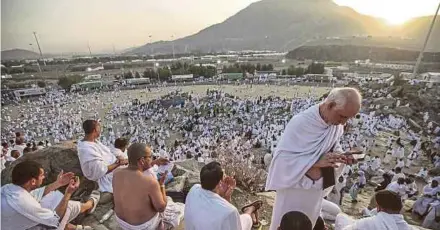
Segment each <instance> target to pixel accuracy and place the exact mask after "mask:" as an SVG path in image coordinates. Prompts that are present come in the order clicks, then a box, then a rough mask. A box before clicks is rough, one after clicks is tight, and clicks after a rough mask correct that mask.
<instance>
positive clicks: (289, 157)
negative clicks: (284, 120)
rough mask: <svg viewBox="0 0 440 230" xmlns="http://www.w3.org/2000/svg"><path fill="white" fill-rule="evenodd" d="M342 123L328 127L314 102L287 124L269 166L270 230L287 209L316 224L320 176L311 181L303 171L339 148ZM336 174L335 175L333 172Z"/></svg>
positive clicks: (320, 200) (319, 197)
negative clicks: (272, 197) (272, 196)
mask: <svg viewBox="0 0 440 230" xmlns="http://www.w3.org/2000/svg"><path fill="white" fill-rule="evenodd" d="M342 134H343V126H342V125H337V126H331V125H328V124H326V123H325V122H324V120H323V119H322V118H321V116H320V115H319V105H314V106H312V107H310V108H309V109H307V110H305V111H304V112H302V113H299V114H298V115H296V116H294V117H293V118H292V119H291V120H290V121H289V123H288V124H287V126H286V130H285V131H284V133H283V135H282V137H281V140H280V142H279V145H278V147H277V149H276V151H275V153H274V157H273V160H272V162H271V165H270V167H269V174H268V177H267V181H266V190H276V192H277V195H276V199H275V205H274V209H273V214H272V222H271V227H270V229H271V230H276V229H277V228H278V226H279V224H280V222H281V218H282V216H283V215H284V214H285V213H287V212H289V211H300V212H303V213H304V214H306V215H307V216H308V217H309V219H310V220H311V221H312V223H313V225H315V223H316V220H317V219H318V217H319V214H320V211H321V204H322V198H323V197H324V195H325V194H324V191H323V179H322V178H320V179H319V180H317V181H312V180H311V179H309V178H308V177H307V176H306V175H305V174H306V172H307V171H308V170H309V169H310V168H311V167H312V166H313V165H314V164H315V163H316V162H317V161H318V160H319V159H320V158H321V157H322V156H323V155H324V154H326V153H327V152H329V151H330V150H331V149H332V148H333V147H334V151H335V152H340V151H341V148H340V146H339V144H338V139H339V138H340V137H341V136H342ZM335 176H337V175H335Z"/></svg>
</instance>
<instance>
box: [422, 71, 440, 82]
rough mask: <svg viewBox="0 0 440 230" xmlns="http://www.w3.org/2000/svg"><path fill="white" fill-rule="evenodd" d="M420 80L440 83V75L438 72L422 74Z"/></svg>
mask: <svg viewBox="0 0 440 230" xmlns="http://www.w3.org/2000/svg"><path fill="white" fill-rule="evenodd" d="M419 79H420V80H423V81H427V82H433V83H440V73H436V72H426V73H422V74H420V77H419Z"/></svg>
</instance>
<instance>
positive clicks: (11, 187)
mask: <svg viewBox="0 0 440 230" xmlns="http://www.w3.org/2000/svg"><path fill="white" fill-rule="evenodd" d="M44 175H45V173H44V169H43V167H42V166H41V165H40V164H39V163H37V162H35V161H23V162H20V163H18V164H17V165H16V166H15V167H14V168H13V170H12V184H6V185H4V186H3V187H2V189H1V190H2V192H1V220H2V229H5V230H9V229H10V230H18V229H42V228H43V229H46V228H58V229H83V227H82V226H74V225H71V224H69V222H70V221H72V220H73V219H75V218H76V217H77V216H78V215H79V214H80V213H91V212H93V211H94V210H95V207H96V205H97V204H98V201H99V192H98V191H93V192H92V194H91V195H90V198H89V199H88V200H87V202H85V203H80V202H78V201H71V200H70V198H71V196H72V194H73V192H75V190H76V189H77V188H78V187H79V184H80V182H79V178H78V177H74V174H73V173H63V172H62V171H61V172H60V173H59V175H58V177H57V180H56V181H55V182H54V183H52V184H49V185H47V186H45V187H41V188H39V187H40V186H41V184H42V183H43V180H44V178H45V176H44ZM66 185H67V188H66V191H65V193H64V195H63V194H62V193H61V192H59V191H56V190H57V189H58V188H60V187H63V186H66ZM40 227H41V228H40ZM85 229H87V228H85Z"/></svg>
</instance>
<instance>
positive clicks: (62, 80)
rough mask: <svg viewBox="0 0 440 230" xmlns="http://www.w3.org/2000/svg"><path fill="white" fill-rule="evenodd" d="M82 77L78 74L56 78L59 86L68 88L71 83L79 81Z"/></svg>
mask: <svg viewBox="0 0 440 230" xmlns="http://www.w3.org/2000/svg"><path fill="white" fill-rule="evenodd" d="M83 78H84V77H82V76H80V75H73V76H66V77H61V78H60V79H59V80H58V85H59V86H61V88H63V89H66V90H68V89H70V87H71V86H72V85H73V84H76V83H79V82H81V81H82V80H83Z"/></svg>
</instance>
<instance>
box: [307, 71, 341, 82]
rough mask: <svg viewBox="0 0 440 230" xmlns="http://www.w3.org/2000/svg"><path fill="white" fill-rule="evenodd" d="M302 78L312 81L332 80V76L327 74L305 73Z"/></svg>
mask: <svg viewBox="0 0 440 230" xmlns="http://www.w3.org/2000/svg"><path fill="white" fill-rule="evenodd" d="M304 78H305V80H308V81H313V82H330V81H332V80H334V79H333V77H332V76H329V75H327V74H313V73H309V74H305V75H304Z"/></svg>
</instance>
